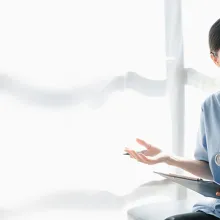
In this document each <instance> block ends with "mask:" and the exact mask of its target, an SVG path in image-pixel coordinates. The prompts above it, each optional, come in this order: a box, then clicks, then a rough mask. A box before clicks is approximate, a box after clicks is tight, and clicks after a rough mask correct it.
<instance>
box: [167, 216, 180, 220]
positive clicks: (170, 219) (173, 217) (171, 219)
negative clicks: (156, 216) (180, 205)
mask: <svg viewBox="0 0 220 220" xmlns="http://www.w3.org/2000/svg"><path fill="white" fill-rule="evenodd" d="M164 220H178V218H176V217H175V216H170V217H168V218H165V219H164Z"/></svg>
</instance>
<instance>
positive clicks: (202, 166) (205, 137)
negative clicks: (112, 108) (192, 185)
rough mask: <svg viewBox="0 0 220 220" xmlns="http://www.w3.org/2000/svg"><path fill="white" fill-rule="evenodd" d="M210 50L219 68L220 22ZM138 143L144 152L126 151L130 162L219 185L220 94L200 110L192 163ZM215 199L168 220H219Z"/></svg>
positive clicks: (211, 33) (213, 29)
mask: <svg viewBox="0 0 220 220" xmlns="http://www.w3.org/2000/svg"><path fill="white" fill-rule="evenodd" d="M209 47H210V57H211V59H212V60H213V62H214V63H215V64H216V65H217V66H218V67H220V19H219V20H217V21H216V22H215V23H214V24H213V25H212V27H211V29H210V31H209ZM137 142H138V143H139V144H141V145H143V146H144V147H146V149H147V150H144V151H142V153H137V152H135V151H134V150H132V149H128V148H126V149H125V151H126V152H127V153H129V154H130V156H131V158H133V159H136V160H138V161H139V162H142V163H146V164H148V165H153V164H158V163H166V164H168V165H171V166H175V167H178V168H181V169H183V170H186V171H188V172H190V173H192V174H194V175H196V176H198V177H201V178H204V179H209V180H213V181H215V182H216V183H218V184H220V92H218V93H215V94H213V95H211V96H209V97H208V98H207V99H206V100H205V101H204V102H203V104H202V106H201V115H200V127H199V131H198V136H197V146H196V149H195V160H189V159H185V158H183V157H177V156H171V155H167V154H165V153H163V152H162V150H161V149H159V148H157V147H155V146H152V145H150V144H149V143H146V142H145V141H143V140H140V139H137ZM216 195H217V196H219V199H213V200H211V201H210V200H208V199H207V202H205V203H198V204H196V205H194V207H193V211H192V213H186V214H182V215H176V216H172V217H169V218H167V220H171V219H172V220H183V219H185V220H186V219H187V220H194V219H199V220H203V219H207V220H208V219H210V220H211V219H219V218H220V192H216Z"/></svg>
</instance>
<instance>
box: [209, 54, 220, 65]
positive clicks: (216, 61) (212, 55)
mask: <svg viewBox="0 0 220 220" xmlns="http://www.w3.org/2000/svg"><path fill="white" fill-rule="evenodd" d="M210 57H211V59H212V61H213V62H214V63H215V65H216V66H217V67H220V60H219V56H214V54H212V53H211V54H210Z"/></svg>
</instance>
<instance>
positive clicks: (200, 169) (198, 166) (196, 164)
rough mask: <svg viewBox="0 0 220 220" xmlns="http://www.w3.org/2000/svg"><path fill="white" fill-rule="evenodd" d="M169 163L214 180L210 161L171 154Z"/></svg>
mask: <svg viewBox="0 0 220 220" xmlns="http://www.w3.org/2000/svg"><path fill="white" fill-rule="evenodd" d="M166 163H167V164H168V165H171V166H175V167H178V168H181V169H183V170H185V171H187V172H189V173H191V174H193V175H195V176H198V177H200V178H204V179H208V180H212V179H213V177H212V173H211V170H210V167H209V164H208V162H205V161H199V160H191V159H185V158H183V157H177V156H170V157H169V159H168V160H167V161H166Z"/></svg>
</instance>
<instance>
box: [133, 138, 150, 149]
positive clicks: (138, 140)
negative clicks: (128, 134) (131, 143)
mask: <svg viewBox="0 0 220 220" xmlns="http://www.w3.org/2000/svg"><path fill="white" fill-rule="evenodd" d="M136 141H137V142H138V144H140V145H142V146H144V147H146V148H147V149H149V148H151V145H150V144H148V143H146V142H145V141H144V140H141V139H139V138H136Z"/></svg>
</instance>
